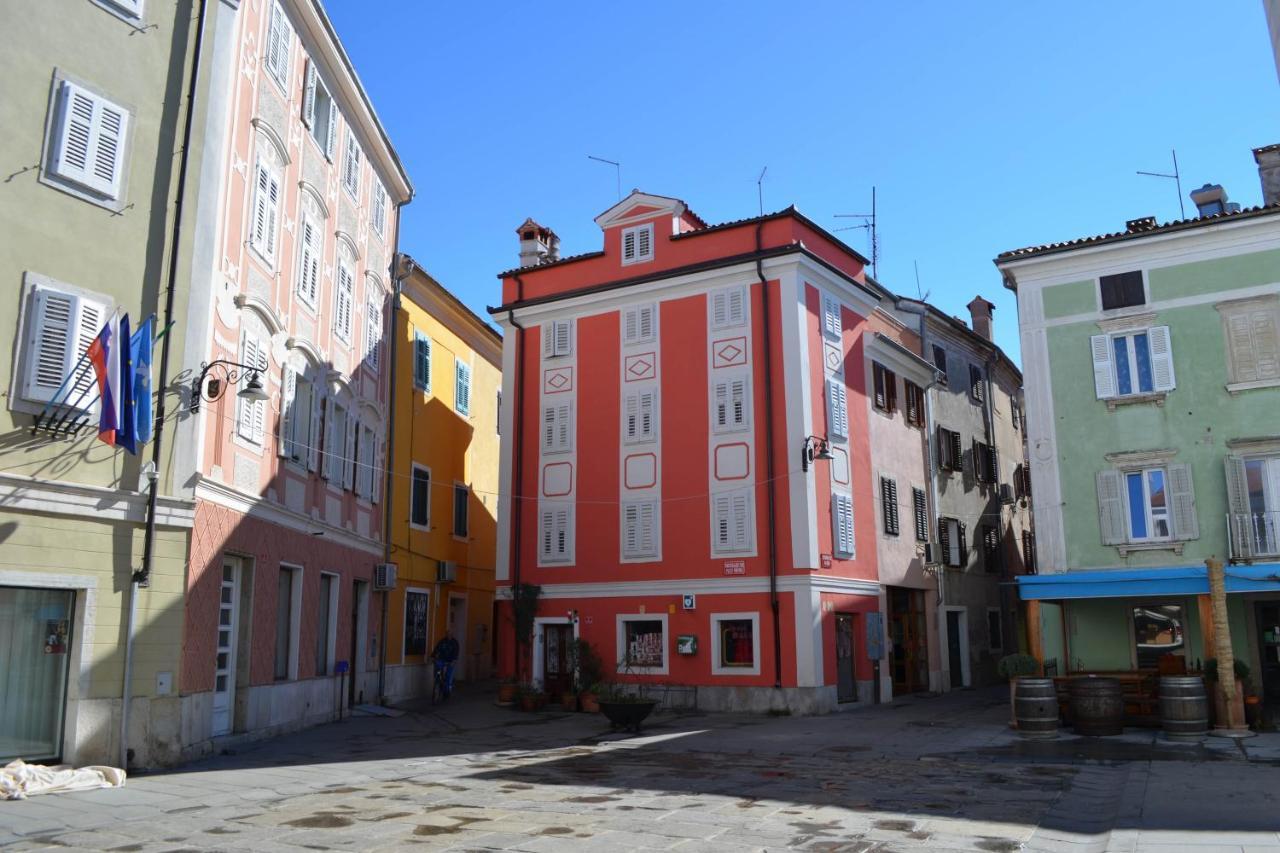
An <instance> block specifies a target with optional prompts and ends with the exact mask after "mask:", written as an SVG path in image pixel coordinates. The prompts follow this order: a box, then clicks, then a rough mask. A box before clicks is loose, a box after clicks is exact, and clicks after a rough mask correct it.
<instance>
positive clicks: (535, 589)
mask: <svg viewBox="0 0 1280 853" xmlns="http://www.w3.org/2000/svg"><path fill="white" fill-rule="evenodd" d="M541 597H542V587H540V586H538V585H537V584H532V583H518V584H516V585H515V586H514V587H512V590H511V621H512V623H513V625H514V627H515V642H516V649H515V651H516V667H515V673H514V675H515V677H516V679H517V680H518V681H519V680H521V679H527V678H528V673H526V672H525V669H526V664H527V662H528V660H529V648H530V646H531V645H532V644H533V626H534V620H535V619H536V618H537V615H538V599H539V598H541ZM524 683H526V684H527V683H528V682H527V680H526V681H524Z"/></svg>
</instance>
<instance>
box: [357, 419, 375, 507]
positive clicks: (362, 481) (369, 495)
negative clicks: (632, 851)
mask: <svg viewBox="0 0 1280 853" xmlns="http://www.w3.org/2000/svg"><path fill="white" fill-rule="evenodd" d="M377 443H378V438H377V435H376V433H374V431H373V427H371V426H368V425H366V424H359V425H358V426H357V428H356V496H357V497H361V498H364V499H365V500H372V499H373V496H374V494H375V491H374V490H375V489H376V488H377V477H376V476H375V474H376V470H377V469H376V465H377V458H376V454H377Z"/></svg>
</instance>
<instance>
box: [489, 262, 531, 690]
mask: <svg viewBox="0 0 1280 853" xmlns="http://www.w3.org/2000/svg"><path fill="white" fill-rule="evenodd" d="M515 280H516V302H517V303H519V302H520V301H521V300H522V299H524V280H523V279H521V278H520V276H519V274H517V275H516V276H515ZM507 322H508V323H510V324H511V325H512V326H514V327H515V328H516V381H515V386H516V387H515V391H516V392H515V394H513V395H512V396H513V397H515V399H514V400H512V402H511V405H513V406H515V417H513V418H512V419H511V440H512V441H513V442H514V446H513V447H512V448H511V467H512V471H511V474H512V477H511V510H510V513H511V580H512V587H511V589H512V599H511V606H512V608H514V607H515V597H514V594H515V591H516V589H517V588H518V587H519V586H520V544H521V543H520V533H521V530H522V527H523V521H524V506H523V504H522V503H521V501H522V496H523V494H524V456H523V453H522V452H521V451H522V450H523V447H524V339H525V331H526V330H525V327H524V326H522V325H520V321H519V320H517V319H516V312H515V309H511V310H509V311H507ZM516 632H517V629H516V620H515V614H514V612H513V613H512V619H511V657H512V660H511V674H512V676H513V677H515V678H516V679H517V680H519V678H520V638H519V636H518V634H517V633H516ZM495 641H496V636H495Z"/></svg>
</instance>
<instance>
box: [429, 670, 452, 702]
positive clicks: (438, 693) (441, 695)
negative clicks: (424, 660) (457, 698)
mask: <svg viewBox="0 0 1280 853" xmlns="http://www.w3.org/2000/svg"><path fill="white" fill-rule="evenodd" d="M431 664H432V669H433V670H434V675H433V677H432V680H431V704H432V705H438V704H440V703H441V702H444V701H445V700H447V699H448V698H449V695H450V693H452V691H451V690H450V689H449V669H450V668H451V667H452V666H453V664H452V663H448V662H444V661H438V660H432V662H431Z"/></svg>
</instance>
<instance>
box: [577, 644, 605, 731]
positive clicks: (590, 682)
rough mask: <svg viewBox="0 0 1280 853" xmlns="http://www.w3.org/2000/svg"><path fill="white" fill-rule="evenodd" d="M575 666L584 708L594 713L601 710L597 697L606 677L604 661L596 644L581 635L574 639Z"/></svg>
mask: <svg viewBox="0 0 1280 853" xmlns="http://www.w3.org/2000/svg"><path fill="white" fill-rule="evenodd" d="M573 666H574V673H575V674H576V680H577V683H578V685H579V688H580V692H579V694H578V701H579V702H580V703H581V704H582V710H584V711H587V712H589V713H593V714H594V713H595V712H596V711H599V710H600V706H599V704H598V703H597V701H596V697H597V695H598V694H599V692H600V686H601V681H602V680H603V679H604V662H603V661H602V660H601V659H600V655H599V654H597V653H596V650H595V646H593V645H591V643H590V642H589V641H588V640H584V639H582V638H581V637H579V638H578V639H576V640H574V641H573Z"/></svg>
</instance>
